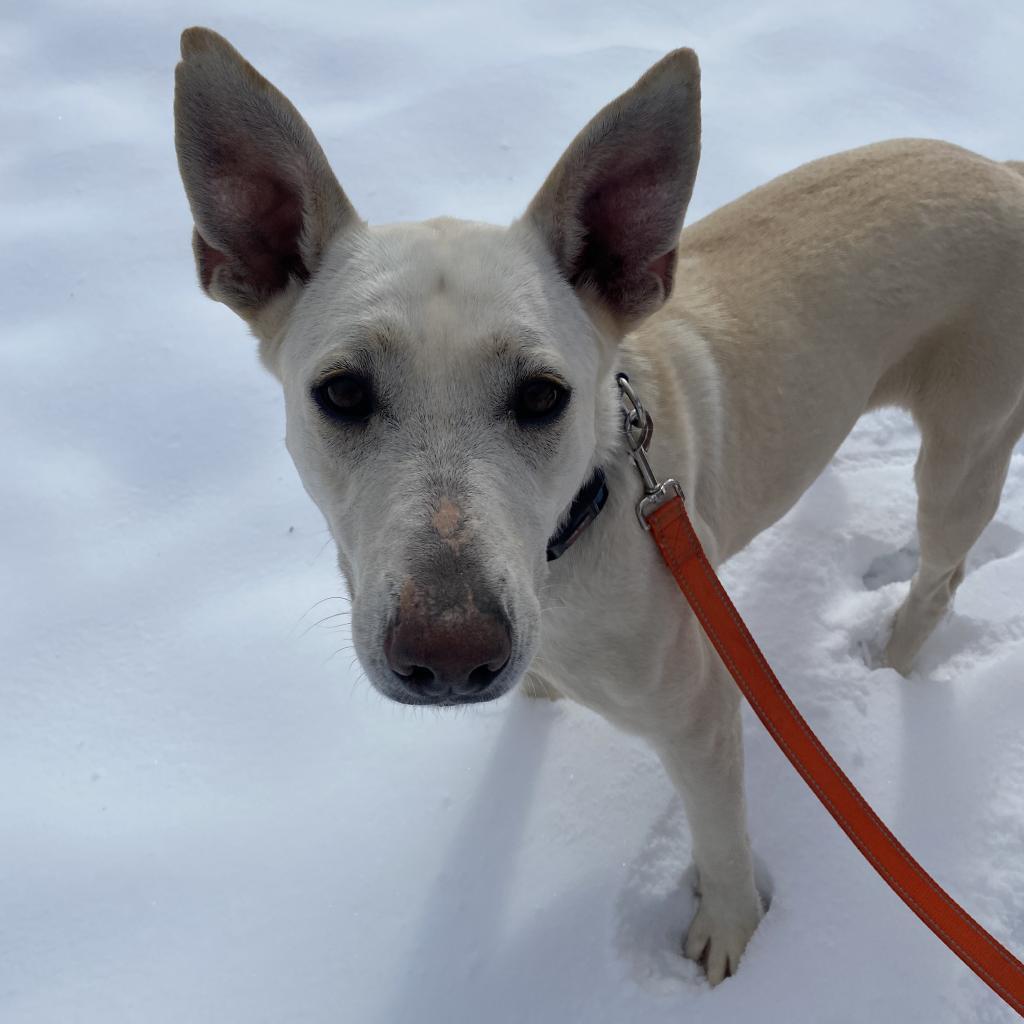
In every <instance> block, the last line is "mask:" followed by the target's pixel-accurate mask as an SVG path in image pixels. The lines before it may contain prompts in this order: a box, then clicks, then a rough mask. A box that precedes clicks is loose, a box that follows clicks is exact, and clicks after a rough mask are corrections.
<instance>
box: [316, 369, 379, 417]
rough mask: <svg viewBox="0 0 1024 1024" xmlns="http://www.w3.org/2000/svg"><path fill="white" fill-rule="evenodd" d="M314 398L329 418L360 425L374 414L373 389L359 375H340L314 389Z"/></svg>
mask: <svg viewBox="0 0 1024 1024" xmlns="http://www.w3.org/2000/svg"><path fill="white" fill-rule="evenodd" d="M313 398H314V399H315V400H316V403H317V405H319V406H320V408H321V409H323V411H324V412H325V413H327V415H328V416H332V417H334V418H335V419H339V420H347V421H349V422H353V423H358V422H361V421H363V420H366V419H369V418H370V416H371V415H372V414H373V408H374V402H373V388H372V386H371V385H370V382H369V381H368V380H367V379H366V378H365V377H363V376H361V375H360V374H358V373H339V374H338V376H337V377H331V378H330V379H329V380H325V381H324V382H323V384H320V385H318V386H317V387H315V388H314V389H313Z"/></svg>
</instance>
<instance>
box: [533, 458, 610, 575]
mask: <svg viewBox="0 0 1024 1024" xmlns="http://www.w3.org/2000/svg"><path fill="white" fill-rule="evenodd" d="M607 500H608V482H607V481H606V480H605V476H604V470H603V469H601V467H600V466H598V467H597V469H595V470H594V475H593V476H592V477H591V478H590V479H589V480H588V481H587V482H586V483H585V484H584V485H583V486H582V487H581V488H580V489H579V490H578V491H577V492H576V497H575V498H573V499H572V505H570V506H569V518H568V519H566V521H565V525H564V526H563V527H562V528H561V529H560V530H559V531H558V532H557V533H556V534H555V535H554V536H553V537H552V538H551V540H549V541H548V561H549V562H553V561H554V560H555V559H556V558H561V556H562V555H564V554H565V552H566V550H567V549H568V548H570V547H571V546H572V545H573V544H575V543H576V541H577V540H579V536H580V534H581V533H583V531H584V530H585V529H586V528H587V527H588V526H589V525H590V524H591V523H592V522H593V521H594V520H595V519H596V518H597V516H598V513H599V512H600V511H601V509H603V508H604V503H605V502H606V501H607Z"/></svg>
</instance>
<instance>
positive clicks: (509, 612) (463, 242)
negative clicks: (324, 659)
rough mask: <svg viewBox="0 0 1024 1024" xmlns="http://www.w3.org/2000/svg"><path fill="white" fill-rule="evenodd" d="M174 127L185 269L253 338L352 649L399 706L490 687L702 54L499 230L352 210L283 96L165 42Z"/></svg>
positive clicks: (220, 52) (689, 162)
mask: <svg viewBox="0 0 1024 1024" xmlns="http://www.w3.org/2000/svg"><path fill="white" fill-rule="evenodd" d="M182 57H183V59H182V62H181V63H180V64H179V65H178V69H177V90H176V97H175V119H176V142H177V149H178V159H179V164H180V168H181V175H182V179H183V181H184V183H185V190H186V192H187V194H188V199H189V203H190V205H191V208H192V214H193V218H194V221H195V231H194V233H193V248H194V251H195V258H196V263H197V266H198V270H199V279H200V283H201V285H202V287H203V289H204V290H205V291H206V292H207V294H209V295H210V296H211V297H213V298H215V299H218V300H219V301H221V302H224V303H225V304H227V305H228V306H230V307H231V308H232V309H233V310H235V312H237V313H238V314H239V315H240V316H242V317H243V318H244V319H245V320H246V321H247V322H248V323H249V325H250V326H251V328H252V330H253V332H254V334H255V335H256V336H257V337H258V338H259V340H260V346H261V354H262V357H263V360H264V362H265V363H266V365H267V366H268V367H269V368H270V370H271V371H272V372H273V373H274V374H275V375H276V376H277V377H278V379H279V380H280V381H281V383H282V385H283V387H284V393H285V403H286V408H287V419H288V427H287V443H288V450H289V451H290V452H291V455H292V458H293V459H294V461H295V465H296V467H297V468H298V471H299V475H300V476H301V478H302V481H303V484H304V485H305V487H306V490H307V491H308V492H309V494H310V495H311V496H312V498H313V500H314V501H315V502H316V503H317V505H318V506H319V507H320V509H321V511H322V512H323V514H324V516H325V518H326V520H327V522H328V524H329V526H330V529H331V533H332V534H333V536H334V540H335V542H336V543H337V548H338V561H339V564H340V566H341V570H342V572H343V574H344V577H345V579H346V581H347V583H348V587H349V591H350V594H351V597H352V608H353V617H352V631H353V636H354V640H355V646H356V652H357V654H358V656H359V660H360V662H361V663H362V665H363V667H364V668H365V670H366V673H367V675H368V676H369V678H370V680H371V681H372V682H373V684H374V685H375V686H376V687H377V688H378V689H379V690H380V691H381V692H382V693H384V694H385V695H387V696H388V697H392V698H394V699H396V700H399V701H403V702H405V703H411V704H454V703H466V702H471V701H480V700H490V699H493V698H494V697H498V696H500V695H501V694H503V693H505V692H506V691H507V690H509V689H510V688H511V687H512V686H513V685H514V684H515V682H516V681H517V680H518V679H519V678H520V677H521V675H522V674H523V672H524V671H525V669H526V667H527V665H528V664H529V662H530V660H531V658H532V657H533V654H534V653H535V651H536V648H537V645H538V642H539V634H540V607H541V606H540V599H539V598H540V594H541V592H542V589H543V586H544V582H545V579H546V575H547V571H548V569H547V562H546V557H545V556H546V547H547V541H548V539H549V537H550V536H551V535H552V534H553V533H554V532H555V531H556V529H557V528H558V526H559V524H560V522H561V521H562V520H563V519H564V516H565V513H566V510H567V509H568V507H569V506H570V504H571V502H572V499H573V496H574V495H575V493H576V492H577V490H578V489H579V488H580V486H581V484H583V483H584V482H585V481H586V480H587V479H588V478H589V476H590V475H591V474H592V472H593V470H594V468H595V466H596V465H597V463H598V462H599V460H600V459H601V457H602V455H603V454H604V453H605V452H606V451H607V450H608V448H609V447H610V445H611V444H612V443H613V438H614V435H615V431H616V430H617V427H618V420H617V418H616V414H615V408H616V398H615V395H614V393H613V392H614V385H613V382H612V378H611V369H612V365H613V360H614V350H615V345H616V344H617V342H618V341H619V340H620V339H621V338H622V336H623V335H624V334H625V333H626V332H627V331H629V330H630V329H632V328H633V327H635V326H636V325H637V324H638V323H639V322H640V321H641V320H643V319H644V318H645V317H647V316H649V315H650V314H651V313H653V312H654V311H655V310H657V309H658V308H659V307H660V306H661V305H662V304H663V303H664V302H665V300H666V298H667V297H668V295H669V293H670V290H671V287H672V279H673V274H674V272H675V265H676V246H677V241H678V236H679V231H680V228H681V226H682V220H683V215H684V213H685V210H686V205H687V202H688V201H689V197H690V192H691V190H692V187H693V180H694V176H695V173H696V169H697V159H698V151H699V137H700V126H699V72H698V68H697V61H696V58H695V56H694V54H693V53H692V52H691V51H689V50H677V51H675V52H674V53H671V54H669V55H668V56H667V57H665V58H664V59H663V60H661V61H660V62H659V63H658V64H656V65H655V66H654V67H653V68H651V70H650V71H648V72H647V74H645V75H644V76H643V78H641V79H640V81H639V82H638V83H637V84H636V85H635V86H634V87H633V88H632V89H630V90H629V91H628V92H627V93H625V94H624V95H623V96H621V97H620V98H619V99H618V100H616V101H615V102H613V103H611V104H610V105H609V106H607V107H606V108H605V109H604V110H602V111H601V112H600V113H599V114H598V115H597V116H596V117H595V118H594V119H593V121H591V122H590V124H588V125H587V126H586V128H584V129H583V131H582V132H581V133H580V134H579V135H578V136H577V138H576V139H575V140H574V141H573V143H572V144H571V145H570V147H569V149H568V150H567V151H566V153H565V155H564V156H563V157H562V159H561V160H560V161H559V163H558V164H557V165H556V167H555V169H554V170H553V171H552V172H551V174H550V175H549V176H548V179H547V181H545V183H544V185H543V186H542V187H541V189H540V192H539V193H538V194H537V196H536V197H535V198H534V200H533V202H532V203H531V204H530V206H529V208H528V210H527V212H526V214H525V215H524V216H523V217H522V218H521V219H520V220H518V221H517V222H515V223H514V224H512V225H511V227H509V228H498V227H492V226H488V225H482V224H473V223H467V222H463V221H457V220H449V219H443V220H436V221H428V222H426V223H422V224H400V225H394V226H389V227H374V228H370V227H368V226H367V225H366V224H364V223H363V222H362V221H361V220H360V218H359V217H358V216H357V214H356V212H355V210H354V209H353V207H352V205H351V204H350V203H349V201H348V199H347V197H346V196H345V193H344V192H343V191H342V189H341V187H340V186H339V184H338V182H337V180H336V179H335V177H334V174H333V173H332V171H331V169H330V167H329V166H328V164H327V160H326V159H325V157H324V154H323V151H322V150H321V148H320V146H319V145H318V143H317V141H316V139H315V138H314V137H313V134H312V132H311V131H310V129H309V127H308V126H307V125H306V123H305V122H304V121H303V120H302V118H301V117H300V116H299V114H298V112H297V111H296V110H295V108H294V107H293V106H292V105H291V103H289V102H288V100H287V99H286V98H285V97H284V96H282V95H281V93H279V92H278V91H277V90H276V89H275V88H274V87H273V86H272V85H271V84H270V83H269V82H267V81H266V79H264V78H263V77H261V76H260V75H259V74H258V72H256V71H255V70H254V69H253V68H252V67H251V66H250V65H249V64H247V63H246V62H245V61H244V60H243V59H242V57H241V56H240V55H239V54H238V53H237V51H235V50H234V49H233V48H232V47H231V46H230V45H229V44H228V43H227V42H226V41H225V40H224V39H222V38H221V37H220V36H218V35H216V34H215V33H213V32H210V31H208V30H205V29H189V30H188V31H186V32H185V33H184V35H183V37H182Z"/></svg>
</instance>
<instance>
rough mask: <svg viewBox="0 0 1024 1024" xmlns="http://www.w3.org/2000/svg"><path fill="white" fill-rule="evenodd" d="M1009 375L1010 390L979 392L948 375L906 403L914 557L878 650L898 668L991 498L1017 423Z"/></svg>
mask: <svg viewBox="0 0 1024 1024" xmlns="http://www.w3.org/2000/svg"><path fill="white" fill-rule="evenodd" d="M1017 380H1018V384H1017V385H1016V395H1015V396H1014V395H1013V390H1014V388H1013V384H1012V382H1009V387H1008V388H1007V387H1006V384H1007V382H1005V381H1003V382H1000V383H1001V385H1002V386H996V387H992V388H991V389H990V391H989V393H988V394H987V395H985V394H983V393H976V394H974V395H970V396H965V395H964V393H963V390H962V383H954V379H953V378H952V377H951V378H948V379H947V381H948V383H947V387H944V388H941V389H934V390H931V389H929V390H930V393H929V394H928V395H927V398H926V399H924V400H922V401H921V402H920V403H915V404H920V405H924V406H925V408H923V409H922V408H915V409H914V410H913V411H914V413H915V417H916V418H917V421H918V425H919V426H920V428H921V451H920V454H919V455H918V459H917V465H916V467H915V469H914V480H915V482H916V484H917V494H918V507H917V530H918V537H919V540H920V548H921V560H920V563H919V565H918V569H917V573H916V574H915V576H914V578H913V581H912V582H911V585H910V593H909V594H908V595H907V598H906V600H905V601H904V602H903V605H902V606H901V607H900V608H899V610H898V611H897V612H896V617H895V619H894V621H893V629H892V635H891V638H890V640H889V643H888V646H887V648H886V652H885V660H886V662H887V664H889V665H891V666H892V667H893V668H895V669H896V670H897V671H898V672H900V673H902V674H904V675H905V674H906V673H907V672H909V671H910V668H911V665H912V664H913V661H914V658H915V657H916V655H917V653H918V651H919V650H920V649H921V645H922V644H923V643H924V642H925V640H927V639H928V637H929V635H930V634H931V632H932V630H933V629H934V628H935V626H936V625H937V623H938V622H939V620H940V619H941V618H942V616H943V614H944V613H945V612H946V610H947V608H948V607H949V605H950V602H951V600H952V598H953V594H954V593H955V591H956V589H957V587H958V586H959V585H960V583H961V581H962V580H963V578H964V559H965V558H966V555H967V552H968V551H969V549H970V548H971V545H973V544H974V542H975V541H976V540H977V539H978V537H979V536H980V535H981V531H982V530H983V529H984V528H985V526H986V525H987V524H988V522H989V520H991V518H992V516H993V515H995V512H996V509H997V507H998V505H999V497H1000V494H1001V493H1002V489H1003V483H1004V482H1005V480H1006V473H1007V469H1008V468H1009V463H1010V456H1011V455H1012V453H1013V447H1014V445H1015V443H1016V442H1017V439H1018V438H1019V437H1020V435H1021V431H1022V429H1024V399H1022V397H1021V389H1022V388H1024V381H1022V380H1021V378H1020V377H1019V376H1018V378H1017ZM954 391H959V392H960V393H959V394H955V393H953V392H954ZM942 392H947V393H946V394H943V393H942ZM1000 392H1001V394H1000ZM1008 392H1009V395H1008ZM965 397H966V400H965ZM1008 398H1009V400H1008ZM1000 399H1002V401H1000ZM986 403H987V407H986Z"/></svg>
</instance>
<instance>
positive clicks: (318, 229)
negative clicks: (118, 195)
mask: <svg viewBox="0 0 1024 1024" xmlns="http://www.w3.org/2000/svg"><path fill="white" fill-rule="evenodd" d="M181 57H182V59H181V63H180V64H178V67H177V70H176V72H175V91H174V123H175V130H174V141H175V146H176V148H177V151H178V166H179V168H180V170H181V178H182V181H183V182H184V184H185V192H186V194H187V196H188V201H189V205H190V206H191V207H192V218H193V220H194V222H195V231H194V232H193V235H192V245H193V249H194V251H195V257H196V267H197V269H198V271H199V282H200V284H201V285H202V287H203V290H204V291H205V292H206V293H207V294H208V295H209V296H211V297H212V298H214V299H218V300H219V301H221V302H223V303H225V304H226V305H228V306H230V307H231V308H232V309H233V310H234V311H235V312H236V313H238V315H239V316H241V317H242V318H243V319H245V320H247V321H248V322H249V324H250V326H251V327H252V328H253V331H254V332H255V333H256V335H257V336H258V337H262V338H264V339H266V338H267V337H268V336H269V335H271V334H273V333H274V331H275V330H276V327H277V326H279V325H280V323H281V322H282V320H283V317H284V316H285V315H286V314H287V312H288V311H289V310H290V309H291V307H292V305H294V302H295V300H296V299H297V298H298V295H299V293H300V291H301V288H302V285H303V284H304V283H305V282H306V281H307V280H308V279H309V277H310V276H311V275H312V274H313V273H315V272H316V269H317V266H318V265H319V263H320V260H321V257H322V256H323V252H324V249H325V247H326V246H327V244H328V242H329V241H330V240H331V238H332V237H333V236H334V235H335V234H336V233H337V232H339V231H341V230H343V229H345V228H348V227H351V226H354V225H357V224H359V223H360V221H359V218H358V216H357V215H356V212H355V210H354V209H353V208H352V204H351V203H350V202H349V201H348V199H347V197H346V196H345V193H344V192H343V191H342V189H341V186H340V185H339V184H338V182H337V179H336V178H335V177H334V174H333V172H332V171H331V168H330V166H329V165H328V163H327V158H326V157H325V156H324V154H323V150H321V148H320V145H319V143H318V142H317V141H316V138H315V137H314V136H313V133H312V131H310V129H309V126H308V125H307V124H306V122H305V121H304V120H303V119H302V117H301V116H300V114H299V112H298V111H297V110H296V109H295V107H293V106H292V105H291V103H289V102H288V100H287V99H286V98H285V97H284V96H283V95H282V94H281V93H280V92H278V91H277V89H275V88H274V86H272V85H271V84H270V83H269V82H268V81H267V80H266V79H265V78H264V77H263V76H262V75H261V74H260V73H259V72H258V71H256V69H255V68H253V67H252V65H251V64H249V63H248V62H247V61H246V60H245V59H244V58H243V57H242V56H241V54H239V52H238V51H237V50H236V49H235V48H234V47H233V46H231V44H230V43H229V42H228V41H227V40H226V39H224V38H223V37H222V36H219V35H218V34H217V33H216V32H211V31H210V30H209V29H205V28H190V29H186V30H185V31H184V32H183V33H182V36H181ZM271 310H272V311H273V312H272V314H271V313H270V311H271Z"/></svg>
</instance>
